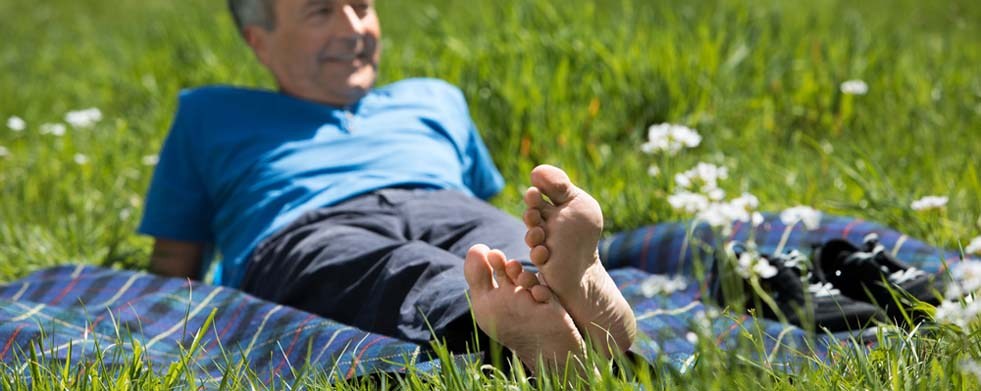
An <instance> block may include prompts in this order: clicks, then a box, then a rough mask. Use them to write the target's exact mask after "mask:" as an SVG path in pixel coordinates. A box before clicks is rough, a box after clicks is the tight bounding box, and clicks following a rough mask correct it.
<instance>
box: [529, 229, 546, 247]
mask: <svg viewBox="0 0 981 391" xmlns="http://www.w3.org/2000/svg"><path fill="white" fill-rule="evenodd" d="M542 243H545V230H544V229H542V227H532V228H531V229H529V230H528V232H527V233H526V234H525V244H527V245H528V248H534V247H535V246H537V245H539V244H542Z"/></svg>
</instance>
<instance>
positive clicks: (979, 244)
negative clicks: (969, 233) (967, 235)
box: [964, 236, 981, 255]
mask: <svg viewBox="0 0 981 391" xmlns="http://www.w3.org/2000/svg"><path fill="white" fill-rule="evenodd" d="M964 252H965V253H967V254H970V255H981V236H978V237H976V238H974V239H971V243H970V244H968V245H967V247H964Z"/></svg>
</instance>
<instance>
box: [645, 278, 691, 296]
mask: <svg viewBox="0 0 981 391" xmlns="http://www.w3.org/2000/svg"><path fill="white" fill-rule="evenodd" d="M687 288H688V282H687V281H685V279H684V278H682V277H680V276H674V277H668V276H665V275H663V274H652V275H651V276H650V277H648V278H646V279H645V280H644V281H643V282H641V283H640V292H641V294H642V295H644V297H654V296H656V295H660V294H672V293H675V292H678V291H681V290H685V289H687Z"/></svg>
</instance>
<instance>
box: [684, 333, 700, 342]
mask: <svg viewBox="0 0 981 391" xmlns="http://www.w3.org/2000/svg"><path fill="white" fill-rule="evenodd" d="M685 340H687V341H688V343H690V344H696V343H698V334H695V333H694V332H691V331H689V332H688V333H686V334H685Z"/></svg>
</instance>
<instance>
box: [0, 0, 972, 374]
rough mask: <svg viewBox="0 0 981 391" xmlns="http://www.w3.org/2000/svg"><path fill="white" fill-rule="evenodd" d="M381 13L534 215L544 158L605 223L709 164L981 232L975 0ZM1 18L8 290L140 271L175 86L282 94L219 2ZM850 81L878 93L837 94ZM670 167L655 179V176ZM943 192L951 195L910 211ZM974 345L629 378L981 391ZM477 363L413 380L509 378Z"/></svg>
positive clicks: (20, 10) (821, 197) (777, 186)
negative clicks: (140, 226) (673, 139)
mask: <svg viewBox="0 0 981 391" xmlns="http://www.w3.org/2000/svg"><path fill="white" fill-rule="evenodd" d="M378 8H379V13H380V16H381V18H382V23H383V27H384V34H385V36H384V42H383V44H384V55H383V65H382V69H381V82H382V83H386V82H390V81H395V80H399V79H402V78H405V77H411V76H429V77H438V78H442V79H445V80H448V81H449V82H451V83H453V84H456V85H458V86H459V87H460V88H461V89H462V90H463V91H464V93H465V94H466V96H467V98H468V101H469V103H470V107H471V112H472V115H473V118H474V120H475V122H476V123H477V125H478V127H479V128H480V129H481V132H482V134H483V136H484V138H485V141H486V143H487V144H488V146H489V148H490V149H491V151H492V152H493V155H494V159H495V161H496V163H497V164H498V166H499V168H500V169H501V171H502V173H503V174H504V176H505V178H506V179H507V180H508V187H507V188H506V189H505V191H504V193H503V194H502V195H501V196H499V197H497V198H496V199H495V200H494V204H495V205H497V206H499V207H501V208H503V209H504V210H507V211H509V212H511V213H514V214H517V213H519V211H520V210H521V203H520V195H521V191H522V190H523V189H524V188H525V187H526V186H528V179H527V173H528V172H529V170H530V169H531V168H532V167H533V166H534V165H536V164H539V163H550V164H555V165H558V166H561V167H563V168H565V169H566V170H568V171H569V172H570V174H571V176H572V177H573V179H574V180H576V181H578V182H579V183H581V185H582V187H584V188H586V189H589V190H590V191H591V192H592V193H593V194H594V195H595V196H596V198H597V199H599V200H600V201H601V203H602V204H603V206H604V209H605V212H606V218H607V228H608V230H609V231H610V232H614V231H619V230H625V229H630V228H635V227H638V226H642V225H646V224H650V223H654V222H658V221H665V220H674V219H679V218H684V217H686V216H684V215H683V214H682V213H680V212H677V211H675V210H673V209H672V208H671V206H670V205H669V204H668V202H667V201H666V198H667V196H668V195H669V194H671V193H672V192H673V191H675V190H676V189H675V186H676V185H675V184H674V183H673V176H674V173H677V172H680V171H684V170H687V169H688V168H690V167H692V166H694V165H695V164H696V163H697V162H709V163H713V164H718V165H722V166H725V167H727V168H728V169H729V173H730V179H729V180H728V181H726V182H724V184H723V188H724V190H726V191H727V192H728V193H730V194H733V195H735V194H740V193H742V192H750V193H752V194H755V195H756V196H757V197H758V198H759V199H760V203H761V209H763V210H781V209H783V208H785V207H789V206H794V205H809V206H812V207H815V208H818V209H821V210H824V211H826V212H828V213H834V214H845V215H852V216H857V217H861V218H866V219H869V220H875V221H879V222H882V223H884V224H886V225H889V226H892V227H895V228H898V229H900V230H902V231H904V232H906V233H908V234H910V235H911V236H914V237H919V238H923V239H925V240H927V241H928V242H929V243H931V244H934V245H938V246H945V247H951V248H957V247H958V246H959V245H966V243H967V241H968V240H970V238H972V237H976V236H978V235H981V173H979V168H981V167H979V163H981V159H978V151H981V120H979V116H981V73H979V72H978V64H979V63H981V42H979V37H981V31H979V28H981V27H979V23H978V22H979V21H981V6H978V5H977V4H976V3H975V2H973V1H969V0H951V1H940V2H922V1H913V0H894V1H885V0H870V1H862V2H855V1H843V0H816V1H810V2H796V1H772V0H763V1H749V0H731V1H705V2H688V1H676V0H669V1H647V0H619V1H612V0H611V1H585V0H567V1H562V2H554V1H547V0H494V1H490V0H487V1H469V2H459V1H445V0H433V1H427V2H409V1H387V0H382V1H379V4H378ZM0 15H3V17H2V20H3V21H2V23H0V37H2V38H0V39H2V43H0V70H2V72H0V282H6V281H11V280H14V279H16V278H18V277H21V276H24V275H26V274H27V273H29V272H31V271H33V270H37V269H39V268H43V267H46V266H51V265H57V264H62V263H68V262H82V263H90V264H97V265H107V266H115V267H125V268H136V269H138V268H145V267H146V265H147V258H148V254H149V245H150V241H149V240H148V239H147V238H143V237H139V236H137V235H135V234H134V228H135V226H136V224H137V222H138V220H139V217H140V215H141V211H142V209H141V206H142V197H143V194H144V192H145V190H146V187H147V184H148V181H149V179H150V176H151V174H152V170H153V161H154V156H155V154H156V153H157V148H158V147H159V145H160V143H161V141H162V139H163V137H164V136H165V134H166V132H167V129H168V126H169V123H170V120H171V116H172V114H173V112H174V108H175V103H176V94H177V92H178V91H179V90H180V89H182V88H187V87H193V86H199V85H203V84H214V83H223V84H240V85H253V86H266V87H270V86H271V85H272V84H271V80H270V78H269V76H268V75H267V74H265V73H264V72H263V71H262V70H261V68H260V67H259V66H258V65H257V63H256V62H255V61H254V60H253V58H252V56H251V54H250V53H249V52H248V50H247V49H246V47H245V46H244V45H243V43H242V42H240V39H239V37H238V36H237V34H236V32H235V31H234V28H233V26H232V24H231V21H230V19H229V17H228V16H227V15H226V11H225V8H224V2H222V1H189V0H144V1H123V2H117V1H107V0H88V1H69V0H50V1H45V2H27V1H17V0H0ZM848 80H861V81H863V82H864V84H865V85H866V86H867V92H866V93H864V94H847V93H845V92H843V91H842V90H843V88H842V83H843V82H845V81H848ZM846 90H847V88H846ZM90 107H95V108H98V109H100V111H101V113H102V117H103V118H102V119H101V121H99V122H98V123H97V124H95V125H94V126H92V127H90V128H76V127H74V126H67V127H66V128H64V129H59V128H58V127H57V126H42V125H43V124H49V125H50V124H56V123H63V122H65V118H64V117H65V114H66V112H68V111H71V110H77V109H84V108H90ZM12 116H16V117H18V118H21V119H23V120H24V122H25V123H26V124H25V126H24V129H23V130H19V131H18V130H16V128H20V126H16V125H18V124H17V123H16V121H14V123H10V122H8V118H10V117H12ZM662 122H669V123H675V124H682V125H686V126H689V127H691V128H695V129H697V130H698V131H699V132H700V133H701V135H702V137H703V138H704V140H703V141H702V143H701V145H699V146H698V147H697V148H694V149H690V150H686V151H685V152H683V153H681V154H678V155H676V156H673V157H666V156H652V155H647V154H644V153H642V152H641V148H640V146H641V144H643V143H644V142H645V141H646V138H647V129H648V126H650V125H652V124H657V123H662ZM5 125H7V126H5ZM10 125H13V126H10ZM62 130H63V134H62ZM652 165H653V166H655V167H657V168H658V170H659V171H660V174H659V175H657V176H651V175H649V167H651V166H652ZM926 195H941V196H946V197H949V202H948V204H947V206H946V208H943V209H940V210H934V211H927V212H917V211H914V210H912V209H911V208H910V205H911V203H912V201H914V200H916V199H919V198H921V197H923V196H926ZM978 341H979V339H978V338H977V337H976V336H973V335H970V336H965V335H955V336H950V335H947V334H943V333H941V334H917V335H910V336H909V338H908V339H907V340H906V343H905V345H902V346H894V345H886V346H884V347H883V348H882V349H880V350H875V351H872V352H857V353H855V352H853V353H854V354H843V358H842V359H841V360H840V361H838V362H836V363H835V364H827V365H816V366H815V367H813V368H809V369H805V370H803V371H802V372H801V373H796V374H786V373H782V372H772V371H771V370H768V369H766V368H760V367H758V366H754V365H751V364H745V365H743V364H740V365H735V364H734V363H738V362H739V361H738V360H735V359H734V358H733V356H732V355H729V354H725V353H722V352H715V351H711V348H706V350H705V351H702V352H700V354H701V355H702V358H701V359H700V362H699V365H697V366H696V367H695V368H694V369H693V370H692V372H690V373H688V374H684V375H682V374H670V373H669V374H668V375H664V376H660V375H658V374H659V372H656V371H655V374H656V375H657V376H654V377H653V378H652V377H647V376H640V377H638V378H633V379H626V380H627V381H635V382H638V383H640V384H642V385H648V386H654V387H671V386H685V387H686V388H687V387H689V386H690V387H695V388H723V389H729V388H757V387H778V388H787V389H792V388H804V389H856V388H873V389H877V388H893V389H921V388H940V389H946V388H976V387H978V386H979V382H978V378H976V377H974V375H972V374H970V373H968V372H969V371H966V369H965V367H964V365H963V363H964V362H965V360H968V359H971V358H975V359H976V358H978V357H981V343H979V342H978ZM924 352H929V354H924ZM718 373H727V374H728V375H729V376H716V375H717V374H718ZM661 374H663V373H661ZM465 375H467V376H463V377H462V379H463V380H460V379H461V378H458V377H457V376H450V375H446V377H443V378H440V377H436V378H427V379H423V380H424V381H425V382H428V383H422V384H415V383H413V382H414V381H415V380H413V381H411V382H409V383H406V384H407V385H414V386H419V387H427V386H437V387H439V386H442V387H451V388H467V387H468V386H470V385H473V384H474V383H467V382H472V381H478V382H480V381H491V380H488V379H487V378H486V377H482V376H483V375H481V374H480V373H479V372H473V373H467V374H465ZM0 376H2V375H0ZM52 376H53V375H52ZM652 379H654V380H652ZM153 380H154V378H151V379H150V380H148V381H151V382H152V381H153ZM416 380H419V379H416ZM310 381H311V382H314V383H316V382H317V381H321V379H315V378H314V379H311V380H310ZM495 381H498V382H497V383H493V384H495V385H496V386H497V387H504V386H507V385H517V386H519V387H530V386H531V385H530V383H528V382H527V381H526V380H523V379H520V378H512V379H509V380H508V379H505V380H500V379H498V380H495ZM597 381H609V382H611V383H608V384H607V385H620V386H623V385H625V384H627V383H625V380H624V379H619V378H616V377H612V376H609V375H605V376H603V377H601V378H599V379H597ZM541 384H545V385H547V384H548V383H547V382H543V383H541ZM353 386H356V387H361V386H364V387H369V386H370V384H367V385H358V384H355V385H353Z"/></svg>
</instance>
